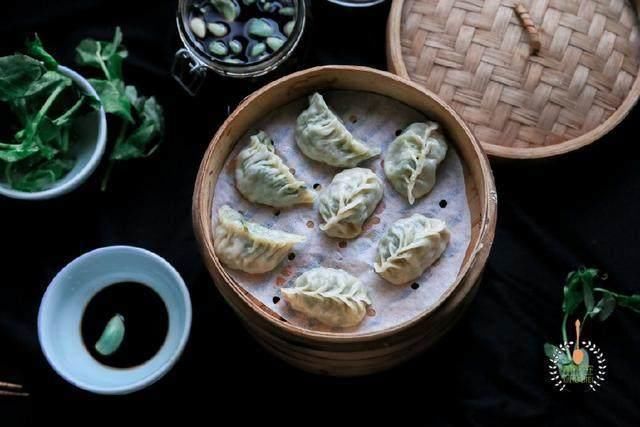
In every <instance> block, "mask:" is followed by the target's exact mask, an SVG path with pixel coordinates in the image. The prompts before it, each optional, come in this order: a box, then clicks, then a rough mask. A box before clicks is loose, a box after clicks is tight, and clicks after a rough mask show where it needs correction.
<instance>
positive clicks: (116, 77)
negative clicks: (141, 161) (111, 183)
mask: <svg viewBox="0 0 640 427" xmlns="http://www.w3.org/2000/svg"><path fill="white" fill-rule="evenodd" d="M76 52H77V56H76V60H77V62H78V63H79V64H81V65H88V66H92V67H96V68H99V69H101V70H102V73H103V75H104V77H105V78H104V79H91V80H90V83H91V84H92V86H93V87H94V88H95V89H96V92H98V95H99V97H100V100H101V101H102V105H103V106H104V109H105V111H106V112H107V113H110V114H113V115H115V116H117V117H120V119H122V123H121V126H120V132H119V134H118V136H117V138H116V140H115V142H114V144H113V151H112V152H111V154H110V156H109V159H110V163H109V166H108V168H107V171H106V173H105V176H104V178H103V180H102V189H103V190H105V189H106V186H107V182H108V180H109V177H110V174H111V171H112V170H113V164H114V162H116V161H122V160H130V159H136V158H143V157H147V156H149V155H151V154H152V153H153V152H154V151H155V149H156V148H157V146H158V143H159V141H160V140H161V139H162V136H163V134H164V115H163V111H162V108H161V107H160V105H159V104H158V103H157V101H156V99H155V98H154V97H149V98H145V97H143V96H141V95H140V94H139V92H138V90H137V89H136V87H135V86H131V85H125V83H124V81H123V78H122V60H123V59H124V58H125V57H126V56H127V51H126V49H125V48H124V46H122V32H121V31H120V28H117V29H116V33H115V35H114V38H113V40H112V41H111V42H110V43H107V42H100V41H96V40H93V39H87V40H83V41H82V42H81V43H80V45H79V46H78V47H77V48H76Z"/></svg>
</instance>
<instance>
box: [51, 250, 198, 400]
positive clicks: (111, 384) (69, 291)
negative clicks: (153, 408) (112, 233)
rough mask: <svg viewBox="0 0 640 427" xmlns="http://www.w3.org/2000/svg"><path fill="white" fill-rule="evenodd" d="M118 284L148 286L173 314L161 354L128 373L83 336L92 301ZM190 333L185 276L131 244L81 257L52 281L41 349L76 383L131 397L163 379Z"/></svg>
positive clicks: (65, 375)
mask: <svg viewBox="0 0 640 427" xmlns="http://www.w3.org/2000/svg"><path fill="white" fill-rule="evenodd" d="M118 282H138V283H144V284H146V285H148V286H149V287H151V288H152V289H153V290H154V291H156V293H157V294H158V295H159V296H160V298H162V300H163V301H164V303H165V305H166V306H167V311H168V314H169V328H168V331H167V338H166V339H165V342H164V344H163V345H162V347H161V348H160V350H159V351H158V353H157V354H156V355H155V356H153V357H152V358H151V359H149V360H148V361H147V362H145V363H143V364H142V365H138V366H135V367H133V368H127V369H118V368H112V367H109V366H106V365H103V364H101V363H99V362H97V361H96V360H95V359H94V358H93V357H92V356H91V355H90V353H89V351H88V350H87V348H86V347H85V345H84V343H83V341H82V336H81V333H80V330H81V328H80V325H81V321H82V315H83V313H84V309H85V307H86V306H87V303H88V302H89V301H90V300H91V298H92V297H93V296H94V295H95V294H96V293H98V292H99V291H100V290H102V289H104V288H105V287H107V286H109V285H111V284H114V283H118ZM142 309H144V307H143V308H142ZM190 330H191V300H190V298H189V291H188V290H187V287H186V286H185V284H184V281H183V280H182V278H181V277H180V274H178V272H177V271H176V270H175V269H174V268H173V267H172V266H171V265H170V264H169V263H168V262H167V261H165V260H164V259H163V258H161V257H160V256H158V255H156V254H154V253H152V252H149V251H147V250H145V249H140V248H134V247H130V246H111V247H106V248H101V249H96V250H94V251H91V252H88V253H86V254H84V255H82V256H80V257H79V258H76V259H75V260H74V261H72V262H71V263H70V264H68V265H67V266H66V267H65V268H63V269H62V270H61V271H60V272H59V273H58V274H57V275H56V277H55V278H54V279H53V280H52V281H51V284H50V285H49V287H48V288H47V291H46V292H45V294H44V297H43V298H42V303H41V304H40V312H39V313H38V337H39V339H40V346H41V347H42V351H43V353H44V355H45V357H46V358H47V360H48V361H49V363H50V364H51V366H52V367H53V369H54V370H55V371H56V372H57V373H58V374H59V375H60V376H61V377H63V378H64V379H65V380H67V381H68V382H70V383H71V384H74V385H75V386H77V387H79V388H82V389H84V390H88V391H91V392H94V393H100V394H127V393H131V392H134V391H137V390H140V389H143V388H145V387H147V386H149V385H151V384H153V383H154V382H156V381H158V380H159V379H160V378H162V376H164V375H165V374H166V373H167V372H168V371H169V370H170V369H171V368H172V367H173V365H174V364H175V363H176V361H177V360H178V358H179V357H180V354H181V353H182V351H183V349H184V347H185V345H186V343H187V340H188V338H189V332H190Z"/></svg>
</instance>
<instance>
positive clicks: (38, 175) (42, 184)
mask: <svg viewBox="0 0 640 427" xmlns="http://www.w3.org/2000/svg"><path fill="white" fill-rule="evenodd" d="M74 164H75V161H73V160H71V159H51V160H46V161H44V162H41V163H39V164H38V165H37V167H32V168H31V170H29V171H26V172H24V173H16V174H15V175H14V177H13V179H12V187H13V188H15V189H17V190H20V191H28V192H34V191H40V190H41V189H43V188H46V187H47V186H50V185H51V184H53V183H55V182H57V181H59V180H60V179H61V178H63V177H64V176H65V175H66V174H68V173H69V171H71V169H72V168H73V165H74Z"/></svg>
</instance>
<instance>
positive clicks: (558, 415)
mask: <svg viewBox="0 0 640 427" xmlns="http://www.w3.org/2000/svg"><path fill="white" fill-rule="evenodd" d="M176 3H177V2H173V1H158V0H156V1H150V0H144V1H142V0H137V1H133V0H131V1H128V2H122V1H114V0H110V1H107V0H91V1H88V0H83V1H80V0H78V1H66V0H59V1H55V2H50V1H41V0H38V1H35V0H32V1H28V2H27V1H21V2H13V1H11V2H3V4H2V12H1V13H0V54H3V55H4V54H9V53H12V52H13V51H15V50H17V49H19V48H20V47H21V46H22V43H23V40H24V38H25V36H26V35H27V34H28V33H29V32H30V31H38V32H39V33H40V36H41V38H42V39H43V40H44V41H45V44H46V46H47V47H48V48H50V50H51V51H52V52H53V53H54V54H55V55H56V57H57V58H59V60H60V61H61V62H62V63H63V64H66V65H69V66H71V67H74V64H73V49H74V47H75V46H76V45H77V43H78V42H79V41H80V40H81V39H82V38H84V37H88V36H91V37H95V38H99V39H108V38H110V37H111V35H112V33H113V28H114V26H115V25H120V26H121V27H122V29H123V32H124V40H125V44H126V46H127V47H128V49H129V52H130V56H129V59H128V60H127V61H126V65H125V78H126V79H127V81H128V82H130V83H133V84H135V85H137V86H138V87H139V89H140V90H141V91H142V93H144V94H147V95H151V94H154V95H156V96H157V97H158V98H159V100H160V102H161V103H162V105H163V106H164V107H165V110H166V117H167V138H166V141H165V143H164V144H163V145H162V147H161V148H160V149H159V150H158V151H157V152H156V154H155V155H154V156H152V157H151V158H149V159H147V160H143V161H132V162H130V163H128V164H123V165H121V166H120V167H118V168H117V169H116V170H115V171H114V172H115V173H114V175H113V179H112V181H111V185H110V188H109V190H108V191H107V192H106V193H101V192H100V191H99V178H100V176H101V174H102V172H103V169H100V170H99V171H98V172H97V173H96V174H94V176H93V177H92V179H90V180H89V181H88V182H87V183H86V184H85V185H83V186H82V187H81V188H80V189H79V190H77V191H75V192H74V193H72V194H70V195H67V196H65V197H61V198H59V199H56V200H52V201H47V202H35V203H34V202H31V203H27V202H20V201H14V200H9V199H1V200H0V242H2V256H1V257H0V272H1V276H0V380H7V381H16V382H21V383H24V384H25V386H26V387H27V388H28V390H29V391H30V392H31V393H32V397H31V398H30V399H22V400H19V399H13V400H10V399H4V400H3V399H2V398H0V425H2V426H4V425H7V426H9V425H23V424H37V425H41V424H42V422H43V421H45V420H46V421H56V420H60V421H63V422H69V423H71V424H74V422H75V421H81V420H83V421H84V423H85V424H86V423H87V422H93V421H96V420H98V419H103V420H104V419H113V421H112V422H119V423H121V424H122V423H124V425H128V424H129V421H131V420H134V419H140V420H145V421H153V420H156V419H158V420H160V419H164V418H165V417H166V416H168V415H169V414H171V413H175V414H178V415H180V417H184V416H186V415H187V414H188V415H189V416H194V419H201V420H203V422H202V423H200V422H199V423H198V424H194V425H201V424H204V423H205V422H206V423H214V422H216V418H215V415H216V414H220V413H225V414H226V413H228V412H230V411H231V409H230V408H231V407H232V405H234V404H239V405H240V406H241V407H244V408H247V409H244V410H240V411H235V410H234V411H231V412H230V414H231V415H234V416H237V417H238V418H237V419H238V420H245V419H246V418H247V417H248V416H250V415H251V414H254V415H257V417H258V418H259V419H269V420H270V421H278V420H283V419H284V418H285V417H287V413H288V408H289V407H291V406H294V407H295V406H298V405H299V404H300V403H301V402H308V401H313V400H314V399H318V402H321V403H322V405H321V407H323V408H324V409H321V410H319V409H317V407H315V406H308V405H309V404H304V405H302V406H304V407H306V411H307V412H308V415H312V416H313V417H318V418H320V417H322V416H323V414H324V413H326V414H327V415H328V416H329V415H331V412H332V411H333V410H332V409H328V407H327V404H328V403H331V405H337V407H338V409H335V410H336V411H339V412H342V411H343V410H347V411H348V412H352V413H353V414H354V415H358V416H360V415H361V414H367V413H369V414H386V415H394V416H395V415H396V414H411V415H415V416H416V417H417V418H415V419H417V420H420V422H421V424H428V425H434V426H439V425H478V426H480V425H482V426H495V425H518V426H521V425H568V423H574V425H594V426H604V425H638V422H639V421H640V405H639V403H640V402H639V400H640V399H639V393H638V383H637V380H638V376H639V374H640V366H639V365H638V363H637V360H638V356H639V355H640V335H639V334H637V332H636V331H637V330H638V328H639V327H640V316H638V315H636V314H634V313H630V312H628V311H622V310H621V311H618V312H616V313H615V314H614V315H613V316H612V317H611V318H610V319H609V320H608V321H607V322H606V323H605V324H603V325H595V324H591V325H590V326H589V327H588V329H587V331H586V334H587V335H588V336H589V337H590V338H592V339H593V340H594V341H595V342H597V343H598V345H599V346H600V347H601V348H602V349H603V350H604V352H605V353H606V355H607V357H608V360H609V363H608V365H609V369H608V371H609V372H608V378H607V381H606V383H605V385H604V387H603V388H602V389H601V390H600V391H598V392H595V393H581V392H574V393H558V392H556V391H554V390H553V388H552V387H551V385H550V384H549V383H548V382H547V381H546V379H545V377H546V376H545V359H544V354H543V350H542V346H543V343H544V342H546V341H551V342H556V343H557V342H559V341H560V340H561V335H560V323H561V300H562V285H563V281H564V279H565V276H566V274H567V272H568V271H570V270H572V269H575V268H576V267H578V266H580V265H587V266H595V267H598V268H600V269H602V270H603V271H605V272H607V273H608V275H609V279H608V286H609V287H611V288H613V289H616V290H619V291H621V292H634V291H635V292H640V283H638V280H637V272H638V271H639V269H640V230H639V227H638V218H639V216H640V200H639V198H638V194H639V191H640V173H639V172H638V166H637V158H638V154H639V150H638V148H637V147H638V125H637V120H640V113H639V111H638V110H637V109H636V110H634V111H633V112H632V113H631V115H630V116H629V117H628V118H627V119H626V120H625V121H624V122H623V123H622V124H621V125H620V126H619V127H618V128H617V129H616V130H615V131H613V132H612V133H611V134H609V135H608V136H607V137H606V138H604V139H603V140H601V141H600V142H598V143H596V144H593V145H592V146H589V147H586V148H584V149H582V150H579V151H578V152H574V153H571V154H568V155H565V156H562V157H560V158H557V159H549V160H541V161H526V162H524V161H517V162H506V161H503V162H500V161H493V162H492V166H493V168H494V173H495V179H496V183H497V187H498V195H499V220H498V227H497V233H496V239H495V243H494V246H493V251H492V253H491V256H490V258H489V262H488V264H487V269H486V273H485V276H484V280H483V282H482V285H481V287H480V290H479V292H478V294H477V297H476V298H475V300H474V301H473V303H472V304H471V307H470V308H469V310H468V312H467V314H466V316H465V317H464V318H463V319H462V320H461V321H460V322H459V323H458V324H457V325H456V326H455V328H454V329H453V330H452V332H451V333H449V334H448V335H447V336H446V337H444V338H443V339H442V340H441V341H440V342H439V343H438V344H437V345H436V346H434V347H433V348H431V349H430V350H429V351H428V352H426V353H425V354H424V355H422V356H420V357H418V358H416V359H414V360H412V361H410V362H409V363H406V364H405V365H403V366H401V367H399V368H396V369H393V370H391V371H389V372H385V373H382V374H379V375H374V376H370V377H365V378H356V379H334V378H324V377H319V376H313V375H309V374H305V373H303V372H300V371H298V370H295V369H293V368H291V367H289V366H287V365H285V364H284V363H282V362H280V361H279V360H276V359H274V358H273V357H271V356H270V355H269V354H267V353H266V352H265V351H264V350H262V348H260V347H259V346H258V345H257V344H256V343H255V342H254V341H253V340H252V338H251V337H249V335H248V334H247V333H246V331H245V330H244V329H243V327H242V325H241V324H240V321H239V320H238V319H237V318H236V316H235V315H234V314H233V313H232V312H231V310H230V308H229V307H228V306H227V305H226V304H225V302H224V301H223V299H222V298H221V296H220V295H219V294H218V293H217V291H216V290H215V288H214V286H213V284H212V282H211V280H210V278H209V275H208V273H207V271H206V270H205V268H204V266H203V264H202V262H201V258H200V255H199V253H198V250H197V247H196V243H195V240H194V235H193V232H192V225H191V215H190V212H191V196H192V191H193V184H194V181H195V176H196V173H197V169H198V166H199V163H200V160H201V157H202V154H203V153H204V151H205V149H206V147H207V145H208V142H209V140H210V138H211V137H212V135H213V134H214V132H215V130H216V128H217V127H218V126H219V124H220V123H221V121H222V120H223V119H224V102H223V99H224V98H225V96H226V95H228V94H225V89H224V87H225V86H224V85H219V86H218V85H213V86H214V87H213V88H210V89H209V90H208V91H207V93H206V94H203V95H202V96H200V97H198V98H195V99H194V98H190V97H188V96H186V95H184V94H183V93H182V92H181V90H180V89H179V88H178V86H177V85H176V84H175V83H174V81H173V80H172V79H171V77H170V76H169V73H168V70H169V69H170V64H171V60H172V57H173V52H175V50H176V31H175V10H176ZM313 6H314V18H315V19H314V29H313V40H312V44H311V51H310V52H311V53H310V55H309V58H308V59H307V61H306V64H305V65H307V66H311V65H315V64H330V63H348V64H361V65H368V66H372V67H377V68H382V69H384V68H385V57H384V52H385V45H384V39H385V23H386V14H387V11H388V5H383V6H382V7H378V8H375V9H373V10H371V11H365V10H352V11H342V12H341V11H340V9H332V8H329V7H327V4H326V2H325V1H323V0H319V1H317V2H316V3H314V5H313ZM240 92H241V91H240ZM232 95H235V96H239V95H242V96H244V95H245V94H241V93H234V94H232ZM113 244H128V245H135V246H141V247H144V248H147V249H149V250H151V251H154V252H156V253H158V254H159V255H161V256H163V257H165V258H166V259H167V260H168V261H169V262H171V263H172V264H173V265H174V266H175V267H176V268H177V270H178V271H179V272H180V273H181V274H182V276H183V277H184V279H185V281H186V282H187V284H188V286H189V289H190V292H191V298H192V301H193V309H194V318H193V328H192V332H191V338H190V341H189V344H188V346H187V348H186V351H185V352H184V355H183V356H182V358H181V359H180V361H179V362H178V364H177V365H176V366H175V368H174V369H173V370H172V371H171V372H170V373H169V374H168V375H167V376H166V377H165V378H164V379H162V380H161V381H160V382H159V383H157V384H155V385H153V386H152V387H150V388H149V389H147V390H144V391H142V392H139V393H136V394H134V395H130V396H126V397H102V396H95V395H90V394H88V393H85V392H83V391H81V390H78V389H75V388H73V387H72V386H70V385H68V384H66V383H65V382H64V381H63V380H62V379H60V378H59V377H57V376H56V374H55V373H54V372H53V371H52V369H50V367H49V366H48V364H47V362H46V361H45V359H44V357H43V355H42V353H41V351H40V348H39V345H38V340H37V329H36V317H37V310H38V306H39V302H40V298H41V296H42V294H43V292H44V290H45V288H46V286H47V284H48V283H49V281H50V280H51V278H52V277H53V276H54V275H55V273H56V272H57V271H58V270H59V269H60V268H62V267H63V266H64V265H65V264H67V263H68V262H69V261H71V260H73V259H74V258H75V257H77V256H79V255H81V254H82V253H84V252H86V251H89V250H91V249H94V248H97V247H101V246H107V245H113ZM358 398H368V403H363V404H357V405H356V404H355V403H354V402H355V401H356V400H357V399H358ZM149 400H151V401H153V400H165V401H167V402H178V401H179V402H181V403H180V404H175V405H172V404H165V405H147V404H146V403H145V402H146V401H149ZM130 402H135V405H134V406H133V412H127V415H126V417H125V416H124V415H123V414H124V412H122V409H123V408H124V407H125V406H129V405H128V403H130ZM258 402H260V403H262V405H260V406H264V409H261V410H257V411H253V410H250V409H248V408H250V407H251V405H253V404H254V403H255V404H258ZM80 403H81V404H80ZM352 405H355V406H352ZM81 408H85V409H86V408H94V409H92V413H91V416H90V418H84V419H83V418H82V416H81V415H80V409H81ZM350 408H351V409H350ZM354 408H357V409H354ZM8 416H9V420H12V419H15V421H12V422H7V423H5V422H3V421H2V420H6V419H7V417H8ZM196 417H197V418H196ZM183 419H185V418H183ZM298 419H299V418H298ZM362 419H364V418H362ZM181 425H191V424H190V423H186V422H183V423H181Z"/></svg>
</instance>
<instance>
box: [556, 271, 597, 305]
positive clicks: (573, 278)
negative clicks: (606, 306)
mask: <svg viewBox="0 0 640 427" xmlns="http://www.w3.org/2000/svg"><path fill="white" fill-rule="evenodd" d="M596 277H598V270H596V269H595V268H581V269H579V270H577V271H573V272H571V273H569V276H568V277H567V283H566V285H565V287H564V302H563V304H562V311H563V312H564V313H568V314H569V315H572V314H573V313H574V312H575V311H576V310H577V309H578V308H579V307H580V305H581V304H582V303H583V301H584V293H585V291H584V288H585V287H587V288H588V289H593V282H594V280H595V279H596Z"/></svg>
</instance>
